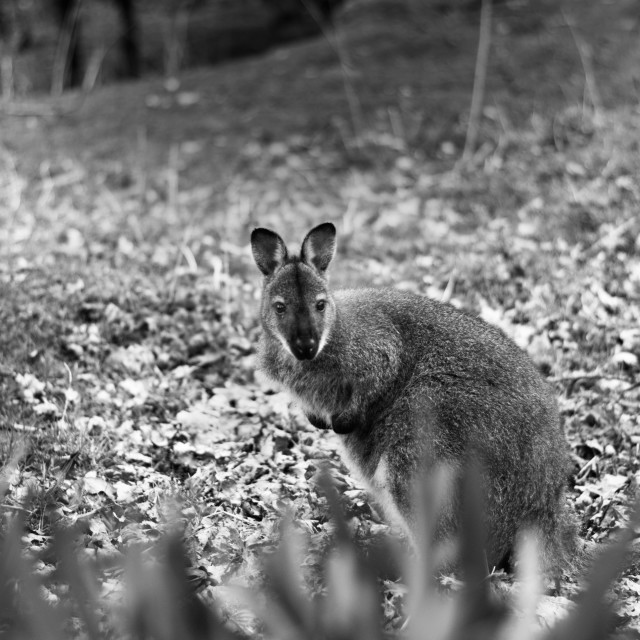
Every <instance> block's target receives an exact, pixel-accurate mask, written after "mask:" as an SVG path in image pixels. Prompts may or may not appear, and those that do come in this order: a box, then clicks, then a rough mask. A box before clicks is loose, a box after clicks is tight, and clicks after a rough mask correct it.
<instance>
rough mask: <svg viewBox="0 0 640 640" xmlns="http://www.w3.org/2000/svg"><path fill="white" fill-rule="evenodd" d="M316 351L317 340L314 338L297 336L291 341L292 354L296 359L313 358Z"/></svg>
mask: <svg viewBox="0 0 640 640" xmlns="http://www.w3.org/2000/svg"><path fill="white" fill-rule="evenodd" d="M317 352H318V341H317V340H316V339H315V338H312V337H308V338H301V337H299V336H298V337H297V338H296V339H295V341H294V343H293V355H294V356H295V357H296V358H298V360H313V359H314V358H315V356H316V353H317Z"/></svg>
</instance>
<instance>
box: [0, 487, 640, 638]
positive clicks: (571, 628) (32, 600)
mask: <svg viewBox="0 0 640 640" xmlns="http://www.w3.org/2000/svg"><path fill="white" fill-rule="evenodd" d="M5 489H6V486H5V487H0V491H1V493H2V494H4V493H5ZM319 489H320V491H321V492H322V493H323V494H324V495H325V496H326V497H327V499H328V502H329V507H330V511H331V514H332V518H333V522H334V527H335V540H334V546H333V548H332V550H331V551H330V553H329V554H328V556H327V557H326V558H325V559H324V575H325V588H324V590H323V594H322V596H320V597H316V598H314V599H312V598H310V596H309V595H308V593H307V591H306V590H305V588H304V578H303V574H302V568H301V555H300V553H299V551H300V549H299V544H297V543H298V542H299V540H298V539H297V537H296V536H295V535H293V528H292V526H291V523H290V522H289V521H288V519H287V518H285V520H284V525H283V536H282V539H281V543H280V545H279V548H278V549H277V550H276V551H275V553H273V554H272V555H271V556H270V557H268V558H265V575H266V579H265V583H264V591H263V592H262V593H260V594H258V593H255V592H249V591H247V592H243V593H240V594H239V597H240V599H241V600H242V601H243V602H244V603H245V605H246V607H247V609H248V610H250V611H251V613H249V614H247V615H249V616H250V617H254V616H255V622H254V624H253V625H252V626H253V628H254V631H255V633H248V632H247V631H244V630H242V629H241V625H238V624H237V623H236V622H235V621H234V620H231V619H229V620H224V619H223V616H222V615H221V613H220V612H219V611H218V610H217V609H216V608H214V607H212V606H211V605H210V604H207V603H205V602H204V601H203V599H202V598H201V597H200V596H199V595H198V593H197V591H198V581H197V580H194V577H196V576H197V571H194V570H193V569H191V568H190V562H189V559H188V554H187V552H186V549H185V546H184V543H183V541H182V538H181V536H180V535H172V536H168V537H167V538H165V539H164V540H162V541H161V542H160V543H159V544H158V545H157V546H156V548H155V549H138V550H136V551H134V552H132V553H131V554H130V555H129V558H128V561H127V563H126V566H124V565H123V564H120V563H118V562H115V563H110V566H106V565H105V563H104V561H103V562H102V563H98V562H95V561H93V560H88V559H87V558H86V553H85V552H86V550H85V549H81V548H80V547H79V546H78V545H77V544H76V539H77V538H78V537H79V536H80V535H81V530H80V528H76V529H75V530H74V529H73V528H68V529H65V530H57V531H55V532H54V535H53V536H52V538H51V542H50V544H49V545H47V546H44V547H43V548H42V550H41V552H39V553H36V554H34V553H27V551H26V550H25V545H24V544H23V541H22V536H23V535H24V533H25V524H24V517H23V516H22V515H21V514H18V515H15V512H11V513H9V512H7V511H6V510H5V512H4V513H3V523H2V532H1V538H0V636H1V637H3V638H8V639H11V640H13V639H27V638H29V639H33V640H45V639H46V640H58V639H59V640H62V639H67V638H89V639H90V640H98V639H100V640H105V639H107V638H136V639H141V640H142V639H147V638H148V639H151V638H153V639H158V640H165V639H166V640H173V639H178V638H180V639H181V640H201V639H205V638H216V639H222V640H239V639H241V638H258V637H259V638H273V639H278V640H288V639H291V640H294V639H296V640H311V639H322V638H331V639H332V640H377V639H383V638H392V637H393V638H407V639H411V640H462V639H482V638H504V639H505V640H506V639H510V638H513V639H517V640H528V639H533V638H536V639H554V640H562V639H566V640H589V639H593V640H599V639H602V638H614V637H615V638H626V637H629V638H631V637H634V636H632V635H631V634H630V633H629V634H625V633H624V632H620V631H618V632H616V629H615V624H616V617H615V614H614V603H613V602H612V599H611V597H610V595H609V594H608V591H609V588H610V587H611V584H612V581H613V580H614V579H615V577H616V575H617V574H618V572H619V571H620V570H621V569H622V568H623V563H624V561H625V558H626V557H627V554H628V552H629V547H630V544H631V541H632V540H633V537H634V528H635V527H637V526H638V524H639V523H640V510H638V509H636V510H635V512H634V514H633V516H632V518H631V521H630V522H629V524H628V526H627V528H626V529H624V530H623V532H622V534H621V535H620V536H619V539H618V540H617V541H616V542H615V543H613V544H611V545H610V546H609V547H608V548H607V549H606V550H605V551H604V552H602V553H601V554H600V555H599V556H598V557H597V558H596V560H595V562H594V564H593V567H592V569H591V571H590V575H589V576H588V579H587V580H586V581H585V587H584V589H583V591H582V593H581V594H580V596H579V598H578V601H577V602H576V603H575V605H574V606H573V608H572V609H570V611H569V613H568V614H567V615H565V616H564V617H563V618H562V619H561V620H560V621H559V622H557V623H556V624H555V625H554V626H552V627H551V628H548V629H541V627H540V624H539V621H538V619H537V617H536V608H537V605H538V602H539V598H540V594H541V579H540V576H539V575H538V571H537V560H536V555H537V553H536V544H535V540H534V538H533V537H526V536H525V537H523V541H522V544H521V547H520V552H519V563H518V581H517V583H516V587H515V588H514V589H513V590H512V592H511V595H510V596H506V595H504V594H502V595H500V594H498V593H497V592H496V591H495V589H493V588H492V582H491V576H487V575H486V563H485V559H484V556H483V552H482V549H481V545H480V544H479V543H478V540H479V539H480V536H479V535H478V531H479V530H480V528H481V525H480V513H479V509H478V508H476V507H474V506H473V504H474V501H472V500H467V501H466V502H467V503H468V506H467V507H465V517H464V523H465V529H464V530H463V531H462V535H461V539H460V545H461V551H462V553H461V557H462V565H461V567H460V573H461V576H462V577H464V582H463V583H462V586H461V587H460V588H459V589H458V590H456V591H453V592H446V593H445V592H443V589H442V587H438V586H437V584H436V582H435V580H433V579H432V578H431V576H432V575H433V558H434V557H436V555H437V554H436V551H437V549H436V547H437V544H436V543H435V542H434V541H433V540H431V541H429V542H428V544H427V545H426V546H427V552H426V553H425V554H424V555H425V561H424V563H421V562H418V561H417V559H416V558H415V557H406V554H401V555H405V557H401V558H398V559H397V560H398V562H399V563H400V564H402V565H404V567H405V569H406V575H407V578H408V588H407V591H408V594H407V597H406V603H405V622H404V624H403V626H402V628H401V629H400V630H397V631H384V630H383V628H382V615H381V612H382V607H381V605H382V602H381V597H382V596H381V593H382V592H381V589H380V587H379V583H378V578H377V577H376V576H377V573H378V571H377V570H378V568H379V567H380V566H381V565H383V564H385V565H388V558H384V557H381V556H383V555H384V554H389V553H391V552H390V551H389V549H387V550H386V551H379V552H377V553H373V554H370V555H369V556H368V557H365V556H364V555H363V554H362V552H361V550H360V549H359V548H358V547H357V546H356V545H355V543H354V541H353V538H352V536H351V534H350V532H349V528H348V525H347V522H346V520H345V517H344V515H343V512H342V508H341V505H340V497H339V495H338V492H337V490H336V488H335V487H334V485H333V482H332V481H331V480H330V478H329V476H328V475H325V476H323V477H321V479H320V486H319ZM438 495H439V489H438V483H437V482H436V481H432V482H431V483H430V484H428V485H427V486H426V488H425V492H424V497H425V498H426V500H425V504H427V505H430V506H429V508H428V509H427V510H426V513H425V522H426V524H427V525H428V521H429V520H430V516H431V514H432V513H434V512H437V504H438ZM469 496H470V497H471V492H469ZM475 504H477V503H475ZM24 513H25V514H27V513H28V511H27V510H26V509H25V512H24ZM425 530H428V526H427V527H425ZM114 571H115V572H116V573H117V574H121V573H124V575H125V577H126V579H125V580H124V583H125V584H126V587H125V588H124V589H123V590H122V592H121V593H119V594H118V595H117V596H116V597H112V598H109V599H108V601H107V600H106V599H104V598H103V597H102V596H101V595H100V593H101V584H102V583H103V581H104V580H105V576H107V575H110V574H112V572H114Z"/></svg>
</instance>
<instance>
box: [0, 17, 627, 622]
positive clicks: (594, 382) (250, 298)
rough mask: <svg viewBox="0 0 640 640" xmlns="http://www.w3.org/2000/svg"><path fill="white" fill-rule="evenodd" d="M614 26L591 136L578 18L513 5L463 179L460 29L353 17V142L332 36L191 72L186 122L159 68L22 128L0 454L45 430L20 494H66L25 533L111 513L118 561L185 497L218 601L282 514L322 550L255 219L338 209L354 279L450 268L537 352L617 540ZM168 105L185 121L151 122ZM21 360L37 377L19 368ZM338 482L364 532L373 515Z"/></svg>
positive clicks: (600, 527)
mask: <svg viewBox="0 0 640 640" xmlns="http://www.w3.org/2000/svg"><path fill="white" fill-rule="evenodd" d="M629 6H631V5H629ZM600 10H601V11H604V12H605V13H604V15H602V14H601V15H599V16H598V15H596V13H597V12H596V10H595V9H593V13H591V12H588V11H584V12H580V13H579V14H578V13H576V16H578V15H579V17H580V25H581V31H582V32H583V33H584V35H585V39H586V40H587V41H588V42H590V43H596V44H597V47H596V48H595V49H594V51H595V53H594V60H595V63H596V70H597V80H598V87H599V90H600V93H601V94H602V96H603V98H604V100H605V102H606V105H607V106H608V107H609V109H607V111H606V112H605V113H603V114H602V122H601V123H598V124H597V126H596V125H595V124H594V122H593V121H592V119H591V117H590V115H589V111H588V109H587V111H586V112H583V110H582V95H583V91H584V77H583V71H582V66H581V64H580V60H579V57H578V55H577V53H576V48H575V44H574V42H573V41H572V39H571V38H570V36H569V33H568V29H567V27H566V23H564V22H563V18H561V17H560V16H559V15H558V14H556V13H553V12H551V14H545V13H544V12H541V15H542V16H543V18H540V21H539V22H538V23H537V24H535V25H534V24H533V23H532V22H531V21H530V20H522V19H518V18H517V16H515V17H514V16H509V15H504V16H501V17H500V16H499V18H498V22H499V25H502V26H499V29H498V32H499V35H498V36H497V38H496V42H495V48H494V53H495V57H494V61H493V67H492V73H491V80H490V86H491V93H490V98H489V100H488V105H489V106H491V107H492V109H490V110H489V112H488V117H487V120H486V122H485V129H484V132H483V133H484V140H485V144H484V146H483V149H482V151H481V153H480V156H481V160H480V169H479V170H478V171H477V172H473V173H470V174H467V175H462V176H461V175H458V174H455V173H449V172H448V170H449V169H450V168H451V166H452V164H453V161H454V159H455V156H456V153H455V152H454V153H453V154H451V153H450V152H449V147H448V146H447V145H444V146H443V145H442V144H441V143H443V142H453V143H454V145H456V146H454V150H455V149H456V148H458V149H459V148H460V143H461V141H462V134H463V130H464V129H463V126H462V123H463V121H464V113H465V110H466V108H467V105H468V101H469V87H470V83H471V80H472V72H473V62H474V50H475V30H476V27H475V25H474V24H473V22H472V21H471V19H470V18H460V17H455V16H452V17H450V18H448V19H447V22H446V23H445V27H446V28H440V27H438V28H436V26H435V25H431V24H430V23H429V22H428V20H426V19H425V20H422V21H415V20H414V21H412V22H411V23H409V24H407V22H406V21H403V20H401V19H399V18H395V19H394V20H388V21H376V20H372V21H371V22H370V23H369V24H368V25H364V24H363V23H362V22H357V21H356V22H354V23H353V24H352V26H351V28H350V29H349V30H348V32H347V36H346V41H347V42H348V51H349V58H350V66H349V69H350V71H349V78H350V80H349V82H350V83H352V86H353V88H354V90H355V93H356V95H357V97H358V101H359V104H360V107H361V109H362V112H363V114H364V115H363V122H364V124H363V130H362V131H361V132H360V133H363V134H365V133H366V136H364V135H363V140H364V141H363V143H362V146H361V148H360V149H355V148H354V136H353V133H354V132H353V125H354V122H353V120H352V118H351V116H350V114H349V109H348V106H347V104H346V100H345V93H344V86H343V78H342V75H341V72H340V69H339V65H338V64H337V61H336V56H335V52H334V51H333V50H332V49H331V47H329V46H328V45H327V43H326V42H324V41H318V42H310V43H307V44H304V45H298V46H296V47H292V48H290V49H286V50H282V51H277V52H274V53H272V54H270V55H269V56H266V57H265V58H263V59H257V60H254V61H245V62H241V63H236V64H231V65H227V66H225V67H221V68H218V69H212V70H208V69H207V70H205V69H202V70H195V71H191V72H188V73H185V74H184V76H183V77H182V78H181V89H180V90H181V91H195V92H197V97H198V102H197V103H196V104H194V105H192V106H179V104H177V99H178V95H179V94H177V95H170V94H167V93H165V91H164V89H163V88H162V86H161V83H160V82H159V81H157V80H149V81H145V82H141V83H137V84H131V85H120V86H113V87H107V88H104V89H101V90H100V91H98V92H96V93H95V94H92V95H90V96H88V97H87V98H86V100H85V101H84V102H83V103H82V105H81V106H80V107H79V108H78V109H76V110H75V111H72V112H70V113H69V114H68V115H66V116H64V117H62V118H56V119H47V118H42V119H37V120H36V119H24V120H17V119H9V118H7V117H4V118H3V122H2V124H3V126H2V128H1V130H0V140H1V141H2V145H3V148H4V153H3V160H2V161H3V163H4V168H5V170H4V171H3V173H2V177H3V181H4V182H3V185H2V198H3V208H2V210H1V214H2V217H3V230H2V232H1V235H0V240H1V241H2V243H3V247H4V248H5V249H6V250H5V251H4V255H5V259H3V261H2V263H1V264H0V275H1V276H2V280H1V287H2V292H1V299H2V305H1V306H0V325H1V326H2V327H3V333H2V337H1V339H2V342H3V348H2V353H3V360H2V362H1V363H0V366H1V369H0V376H2V377H0V385H1V386H2V390H1V392H2V397H3V398H5V401H4V402H3V406H2V408H1V409H0V412H1V413H0V418H1V419H2V426H3V431H2V433H3V437H2V447H3V455H4V456H5V457H6V456H7V455H8V454H9V453H10V452H11V451H15V449H16V443H17V442H18V441H20V440H22V439H23V438H24V437H25V435H26V438H27V439H28V440H29V441H30V442H31V448H30V450H29V454H28V455H27V457H26V458H25V459H24V461H23V462H22V464H21V466H20V468H19V471H17V472H16V473H15V474H14V476H13V480H14V487H13V490H12V494H11V496H10V499H11V500H19V499H20V498H21V497H22V496H23V495H24V487H25V486H26V484H25V483H26V482H27V481H28V480H33V481H34V482H36V484H37V485H39V486H43V487H45V488H47V489H49V490H50V491H49V493H48V494H47V495H48V498H47V499H48V500H49V501H50V503H51V504H50V506H52V507H53V509H54V511H53V514H54V515H53V516H52V515H51V514H49V516H47V517H44V510H43V508H42V507H43V504H40V505H36V506H35V507H34V509H33V510H32V512H31V518H30V524H31V531H32V535H33V536H34V539H35V538H37V536H39V535H46V534H47V533H48V530H49V529H48V527H49V518H51V517H54V518H62V519H63V520H64V521H67V520H69V521H73V520H75V519H76V518H77V516H78V515H79V514H82V513H87V512H93V515H92V516H91V518H90V519H89V520H88V522H87V535H86V544H87V545H88V546H89V547H92V548H96V549H98V550H100V551H102V552H104V553H107V554H108V553H118V552H119V551H120V550H122V549H123V548H124V547H125V546H126V545H127V544H128V543H129V542H130V541H131V540H136V539H141V540H147V541H148V540H152V539H153V538H154V536H155V534H156V533H155V532H156V530H157V529H158V528H162V526H163V525H162V522H163V521H164V517H165V514H164V512H163V510H164V509H168V507H166V506H165V505H164V504H163V502H162V500H160V497H166V495H167V494H168V493H171V494H174V495H175V496H176V497H177V498H178V499H179V500H180V501H181V503H182V514H183V515H182V518H183V521H184V523H185V526H186V527H187V532H188V539H189V540H190V543H191V545H192V548H193V549H192V550H193V553H194V557H195V558H196V559H197V561H198V563H199V564H201V565H203V566H205V567H206V568H207V571H208V576H209V578H210V583H211V584H212V585H215V584H217V583H218V581H221V582H223V583H226V582H227V581H228V580H229V579H233V578H234V577H235V578H238V577H240V578H242V579H244V580H254V579H256V577H257V576H258V575H259V570H258V569H257V567H256V564H255V558H256V554H257V552H258V551H259V550H260V549H261V548H262V547H263V546H265V545H268V544H270V543H271V542H272V541H273V539H274V535H275V534H274V525H275V522H276V521H277V517H278V508H279V506H280V504H281V502H282V500H285V501H288V502H289V503H291V504H292V505H293V508H294V510H295V511H296V515H297V517H298V519H299V521H301V522H302V523H304V525H305V526H306V527H307V528H308V530H309V531H311V532H312V543H313V544H315V545H318V546H321V545H322V544H323V541H324V540H325V539H326V524H325V516H326V514H325V511H324V509H323V507H322V506H321V504H320V503H319V501H318V498H317V496H316V495H315V493H314V492H313V491H311V490H310V489H309V484H308V482H307V480H308V479H309V478H310V477H312V476H313V474H314V472H315V469H316V467H317V464H318V460H320V459H322V458H324V457H327V456H328V457H329V458H331V459H334V460H335V451H334V443H333V440H332V439H331V437H328V436H326V435H324V434H318V433H316V432H314V431H313V430H310V429H309V428H308V427H307V426H306V425H305V423H304V421H303V420H301V419H300V417H299V416H297V415H296V414H295V413H294V414H291V413H290V412H289V410H288V409H287V408H286V404H285V402H284V400H283V399H282V398H281V397H280V396H279V395H277V394H276V395H264V393H263V392H262V390H261V389H260V387H259V386H256V384H255V383H254V381H253V355H252V354H253V344H255V338H256V331H257V329H256V318H255V296H256V292H255V287H256V285H257V278H256V276H255V272H254V271H255V270H254V269H253V267H252V265H251V262H250V258H249V255H248V252H247V250H246V246H245V244H246V232H247V229H248V228H249V227H251V225H252V224H254V223H255V222H256V221H260V223H261V224H266V225H273V226H275V227H277V228H278V229H283V230H285V232H286V236H287V237H288V238H290V239H292V240H293V239H295V238H296V237H298V236H299V235H300V233H301V232H302V231H303V230H304V229H305V228H307V227H308V226H309V225H310V224H312V223H314V222H316V221H318V220H320V219H326V218H329V219H334V220H336V221H339V222H340V227H341V231H342V234H341V238H342V243H341V255H340V265H339V267H338V268H337V269H336V273H335V276H334V277H335V280H336V281H337V282H344V281H350V282H370V281H374V282H375V283H379V284H396V285H398V286H403V287H412V288H415V289H416V290H419V291H422V292H427V293H431V294H432V295H440V292H441V291H443V290H444V288H445V286H446V285H447V283H448V282H449V280H450V279H451V278H453V279H454V282H455V288H454V301H455V302H456V303H457V304H461V305H463V306H465V307H467V308H470V309H472V310H475V311H478V312H481V313H483V314H484V315H485V316H487V317H490V318H492V319H493V320H494V321H496V322H498V323H500V324H502V325H503V326H504V327H505V329H506V330H507V331H509V332H511V333H512V334H513V335H514V336H515V337H516V338H517V339H518V340H519V341H520V343H521V344H522V345H523V346H525V347H526V348H527V349H528V350H529V351H530V353H532V355H533V356H534V358H535V359H536V360H537V361H538V362H539V364H540V365H541V367H542V368H543V369H544V370H545V371H546V372H548V373H549V375H550V376H551V377H552V379H554V380H555V381H556V384H557V385H558V392H559V393H562V397H561V409H562V412H563V417H564V419H565V423H566V425H567V428H568V433H569V438H570V441H571V443H572V445H573V447H574V452H575V454H576V472H577V475H576V477H575V478H574V480H573V482H575V483H576V485H577V486H576V489H575V490H574V491H573V493H572V498H573V499H574V500H575V499H576V498H577V502H576V504H577V507H578V510H579V513H580V515H581V519H582V532H583V534H584V535H585V536H586V537H588V538H589V539H593V540H599V539H602V538H604V537H606V536H607V535H608V532H609V531H610V530H611V529H614V528H615V527H616V526H618V524H619V522H620V520H621V517H622V516H623V515H624V512H625V506H624V503H625V499H624V496H625V494H627V493H629V492H630V491H631V487H632V486H633V483H634V482H635V481H634V477H635V474H637V472H638V464H637V446H638V442H639V441H640V426H639V425H638V423H637V419H636V417H635V414H636V413H637V407H638V402H639V400H640V398H639V396H638V394H637V389H636V390H633V389H631V390H629V391H626V389H627V387H628V386H629V385H630V384H632V383H633V382H634V381H635V380H636V379H637V375H638V366H637V364H634V361H633V357H632V356H633V355H640V338H638V336H637V335H636V334H634V332H633V330H634V329H635V328H637V326H638V325H639V323H640V312H639V310H638V300H639V299H640V258H639V254H640V248H639V247H638V241H637V238H638V234H640V226H639V223H638V221H637V220H635V218H634V216H635V211H636V209H637V202H638V198H639V197H640V185H639V184H638V182H637V176H638V175H640V166H639V164H640V161H639V160H638V154H637V140H638V139H639V138H638V128H639V127H640V118H639V117H638V114H637V112H636V111H634V108H633V97H634V96H633V85H632V84H630V83H629V82H627V78H628V77H629V74H630V73H631V72H630V71H629V69H630V68H631V67H632V65H631V64H630V62H631V61H633V60H634V59H635V58H634V57H635V56H637V51H634V50H633V49H632V48H630V43H631V34H630V33H629V30H628V27H629V26H632V25H633V24H634V23H632V22H630V16H629V15H627V13H625V11H626V10H625V9H624V7H623V8H622V9H621V10H620V13H615V14H614V9H613V8H612V7H611V6H605V7H604V8H602V7H601V8H600ZM354 25H355V26H354ZM625 25H626V26H625ZM534 26H535V28H533V27H534ZM596 26H597V29H595V27H596ZM636 28H637V26H636ZM621 34H622V35H621ZM623 62H627V63H629V64H628V65H627V64H622V63H623ZM150 94H154V95H157V96H159V97H160V98H161V99H166V100H167V108H149V107H147V106H145V100H146V99H147V97H148V96H149V95H150ZM187 97H188V96H187ZM71 99H73V97H72V98H71ZM172 148H173V151H172ZM18 201H20V206H15V204H16V203H17V202H18ZM366 230H370V231H366ZM212 273H213V277H212ZM452 274H453V275H452ZM619 352H622V353H623V354H631V355H625V356H616V354H617V353H619ZM625 363H626V364H625ZM67 367H68V369H67ZM27 372H30V373H32V374H34V375H35V376H36V378H37V380H39V381H40V382H43V383H44V385H45V386H44V388H39V387H38V386H37V384H36V383H35V382H34V381H33V380H32V381H29V380H25V379H18V380H16V378H15V374H16V373H20V374H23V373H27ZM581 372H582V373H588V374H591V375H592V376H593V375H594V374H595V377H587V378H580V379H578V380H575V381H574V380H573V378H575V377H577V376H578V375H579V374H580V373H581ZM69 373H70V374H71V378H72V382H71V384H70V383H69ZM70 388H71V390H72V391H71V392H69V389H70ZM29 390H34V395H33V396H32V397H30V396H29ZM65 394H66V395H65ZM75 394H77V395H75ZM65 397H66V398H68V399H71V402H70V403H69V404H68V405H67V406H66V409H65ZM49 402H50V403H52V405H53V406H51V405H48V404H47V403H49ZM15 423H18V425H19V428H18V430H16V429H15V428H13V427H14V425H15ZM76 454H77V455H76ZM68 462H72V463H73V464H72V465H70V468H67V467H68V466H69V465H67V466H65V465H66V463H68ZM61 469H65V470H66V471H65V473H66V475H64V474H63V475H62V476H61V475H59V472H60V470H61ZM43 470H44V473H43ZM341 477H342V478H343V479H342V482H344V483H345V486H346V487H347V488H348V489H349V490H350V491H349V493H348V496H349V497H350V499H351V507H350V508H351V511H352V514H353V515H354V516H355V517H356V520H355V523H356V524H357V526H358V532H359V536H360V538H362V539H363V540H366V539H368V538H369V537H370V536H371V534H372V532H375V531H377V530H378V529H379V528H380V527H381V526H382V525H381V524H380V520H379V518H378V516H377V515H376V513H375V512H372V511H371V508H370V507H369V506H368V505H367V502H366V501H365V500H363V495H362V493H361V492H360V491H359V490H358V489H357V488H354V487H353V485H352V482H351V480H350V479H349V478H348V477H346V476H342V475H341ZM54 489H55V490H54ZM96 509H97V510H98V511H95V512H94V510H96ZM114 510H115V513H116V514H117V516H118V519H117V520H114V519H113V517H111V516H110V515H109V514H110V513H112V512H114ZM105 523H106V524H107V525H108V526H107V527H106V528H105ZM230 525H233V526H230ZM311 562H312V561H311ZM633 572H634V569H633V568H631V569H630V573H629V576H631V577H630V578H625V579H633V576H634V575H635V574H634V573H633ZM625 584H627V583H625V582H624V581H623V582H622V583H621V586H620V591H621V594H622V596H623V597H624V598H626V599H627V600H628V601H629V602H631V596H632V594H633V591H632V590H631V587H630V586H627V587H625ZM218 588H219V587H210V589H212V590H213V591H215V589H218ZM630 606H631V605H630ZM392 609H393V608H392ZM388 622H389V623H390V624H394V623H395V622H396V620H395V619H394V617H393V614H389V620H388Z"/></svg>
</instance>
